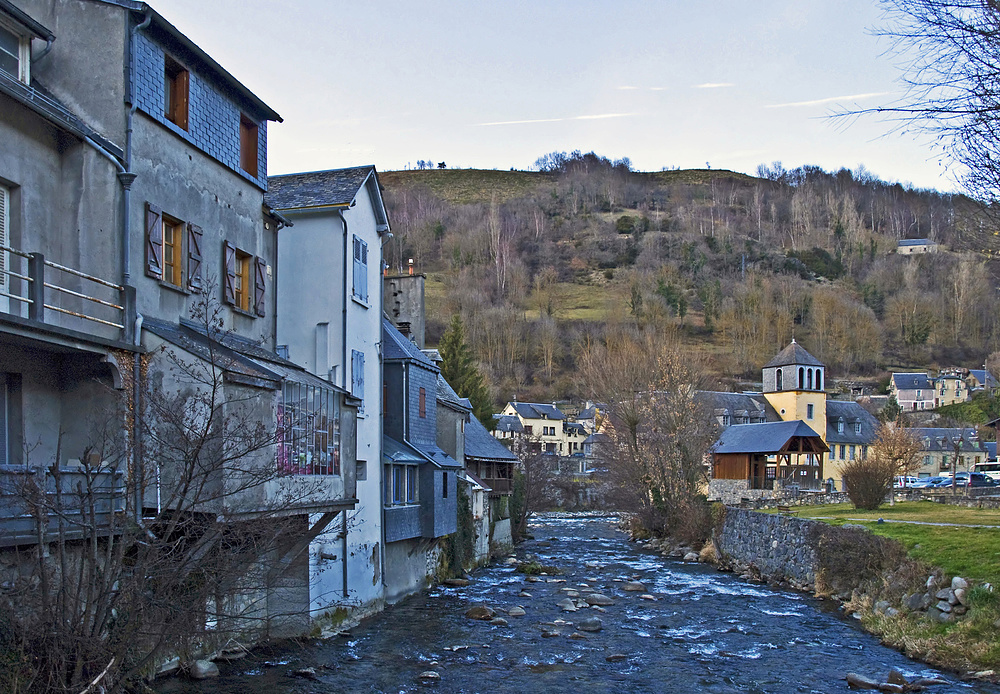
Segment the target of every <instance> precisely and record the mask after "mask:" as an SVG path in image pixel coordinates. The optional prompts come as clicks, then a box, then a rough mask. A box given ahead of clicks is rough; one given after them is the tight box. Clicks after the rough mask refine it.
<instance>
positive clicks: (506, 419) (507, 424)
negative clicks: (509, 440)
mask: <svg viewBox="0 0 1000 694" xmlns="http://www.w3.org/2000/svg"><path fill="white" fill-rule="evenodd" d="M496 420H497V428H496V431H502V432H504V433H507V434H509V433H517V434H520V433H522V432H524V425H523V424H521V420H520V419H518V418H517V417H515V416H514V415H512V414H502V415H499V416H498V417H497V418H496Z"/></svg>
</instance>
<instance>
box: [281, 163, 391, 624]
mask: <svg viewBox="0 0 1000 694" xmlns="http://www.w3.org/2000/svg"><path fill="white" fill-rule="evenodd" d="M265 201H266V203H267V204H268V205H269V206H270V207H271V208H273V209H274V210H275V211H277V212H278V213H280V214H281V215H282V216H283V218H284V219H286V220H287V223H286V224H284V225H283V226H281V227H280V229H279V231H278V234H277V236H278V264H277V268H276V276H277V278H278V283H277V284H278V292H277V338H276V339H277V343H278V347H277V349H278V351H279V352H281V353H283V354H284V355H286V356H287V357H288V358H290V359H291V360H292V361H294V362H296V363H298V364H302V365H303V366H304V367H305V368H306V369H307V370H308V371H309V372H310V373H311V374H313V375H314V376H316V377H318V378H320V379H323V380H324V381H326V382H327V383H328V384H330V385H331V386H332V387H334V388H336V389H337V392H338V393H339V394H340V397H342V398H343V406H344V407H351V408H354V410H355V411H356V412H357V418H356V422H357V424H356V434H355V432H354V431H351V432H349V434H350V436H351V437H352V438H353V439H354V441H355V445H354V446H353V447H352V448H353V450H354V451H355V455H354V456H351V457H350V458H345V459H344V461H343V466H344V469H345V474H346V475H348V476H350V477H353V478H354V480H355V487H354V488H355V494H354V496H355V498H356V499H357V505H356V507H355V508H353V509H352V510H351V511H350V512H349V513H344V514H342V515H341V517H339V518H338V519H337V520H336V521H335V522H333V523H330V524H329V525H328V526H327V529H326V530H325V531H324V532H323V533H322V534H320V535H319V536H317V537H316V539H315V540H314V541H313V542H312V543H311V547H310V552H309V554H310V565H311V573H310V576H311V579H310V593H311V598H310V611H311V614H312V616H313V618H314V619H320V621H322V618H323V617H324V616H326V615H329V614H336V608H338V607H341V608H349V609H350V610H351V611H352V613H353V614H355V615H363V614H366V613H369V612H372V611H374V610H377V609H379V607H380V606H381V603H382V599H383V595H384V591H383V586H382V566H383V565H384V551H385V550H384V546H385V542H384V539H383V537H382V495H381V485H382V479H381V464H380V459H381V449H382V423H381V421H380V420H381V413H382V383H381V379H382V375H381V366H380V344H381V340H382V291H381V289H382V285H381V277H382V243H383V240H384V239H385V238H388V235H389V221H388V215H387V213H386V210H385V205H384V204H383V201H382V193H381V189H380V187H379V183H378V175H377V173H376V171H375V169H374V167H371V166H360V167H353V168H347V169H333V170H328V171H315V172H309V173H296V174H288V175H283V176H271V177H269V178H268V192H267V195H266V197H265Z"/></svg>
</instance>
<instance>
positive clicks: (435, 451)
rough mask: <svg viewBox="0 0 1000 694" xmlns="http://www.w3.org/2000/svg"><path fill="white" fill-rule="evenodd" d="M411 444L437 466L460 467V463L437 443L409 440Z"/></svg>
mask: <svg viewBox="0 0 1000 694" xmlns="http://www.w3.org/2000/svg"><path fill="white" fill-rule="evenodd" d="M409 443H410V445H411V446H413V447H414V448H416V449H417V450H418V451H420V452H421V453H423V454H424V455H425V456H427V458H428V459H429V460H430V461H431V462H432V463H434V465H436V466H437V467H439V468H460V467H462V464H461V463H459V462H458V461H457V460H455V459H454V458H452V457H451V456H450V455H448V454H447V453H445V452H444V451H443V450H441V449H440V448H438V446H437V444H433V443H421V442H417V441H410V442H409Z"/></svg>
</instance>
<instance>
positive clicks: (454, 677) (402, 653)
mask: <svg viewBox="0 0 1000 694" xmlns="http://www.w3.org/2000/svg"><path fill="white" fill-rule="evenodd" d="M531 532H532V533H533V535H534V536H535V539H534V540H529V541H527V542H524V543H522V544H521V545H519V546H518V547H517V550H516V554H517V556H518V557H520V558H524V557H526V556H528V555H531V556H534V557H537V558H538V561H540V562H541V563H542V564H549V565H555V566H557V567H559V568H560V569H561V570H562V572H563V573H562V574H561V575H559V576H556V577H545V576H542V577H539V579H538V580H535V581H529V580H528V577H526V576H524V575H522V574H519V573H516V572H515V571H514V568H513V567H512V566H510V565H507V564H497V565H494V566H491V567H488V568H484V569H480V570H478V571H476V572H475V573H474V574H473V578H474V580H473V582H472V583H471V584H470V585H469V586H467V587H460V588H442V587H438V588H434V589H432V590H430V591H428V592H426V593H422V594H419V595H415V596H412V597H410V598H408V599H407V600H404V601H402V602H401V603H399V604H397V605H394V606H392V607H390V608H388V609H387V610H385V611H384V612H382V613H381V614H379V615H376V616H375V617H372V618H370V619H368V620H366V621H364V622H363V623H362V624H361V625H360V626H357V627H355V628H354V629H352V630H351V631H350V633H349V635H343V636H339V637H335V638H332V639H329V640H326V641H320V640H313V641H308V642H306V643H304V644H284V645H281V646H277V647H275V646H272V647H268V648H266V649H262V650H259V651H257V652H255V653H254V654H253V655H251V656H250V657H248V658H246V659H244V660H240V661H236V662H233V663H220V667H221V669H222V677H220V678H218V679H214V680H209V681H205V682H191V681H186V680H182V679H172V680H167V681H164V682H160V683H158V691H159V692H160V694H208V693H209V692H211V693H212V694H246V693H248V692H252V693H253V694H327V693H333V692H386V693H388V692H419V691H425V690H436V691H439V692H525V691H533V692H572V693H574V694H580V693H582V692H616V693H618V694H621V693H624V692H719V693H721V692H749V693H760V694H777V693H784V692H789V693H791V692H796V693H798V692H845V691H847V690H848V688H847V684H846V682H845V681H844V675H845V674H846V673H848V672H856V673H859V674H862V675H865V676H869V677H872V678H883V679H884V677H885V675H886V674H887V673H888V671H889V670H890V669H891V668H897V669H898V670H900V671H901V672H902V673H903V674H904V675H906V676H907V677H909V678H915V677H918V676H923V677H939V678H942V679H945V680H947V683H946V684H943V685H939V686H935V687H933V688H931V689H930V690H929V691H933V692H940V693H942V694H944V693H947V692H966V693H971V692H977V693H983V694H987V693H989V694H1000V687H998V686H996V685H992V684H986V683H964V682H961V681H959V680H958V679H957V678H956V677H955V676H954V675H952V674H950V673H944V672H940V671H938V670H935V669H933V668H929V667H926V666H925V665H923V664H921V663H918V662H915V661H912V660H909V659H908V658H906V657H905V656H903V655H902V654H900V653H898V652H897V651H895V650H893V649H891V648H886V647H885V646H882V645H881V644H879V642H878V640H877V639H875V638H874V637H872V636H870V635H868V634H866V633H864V632H863V631H862V630H861V628H860V627H859V626H858V625H857V623H856V622H855V621H854V620H853V619H851V618H849V617H845V616H843V615H842V614H841V613H840V612H838V611H837V610H836V609H835V608H834V607H832V605H831V604H830V603H827V602H823V601H820V600H816V599H814V598H811V597H809V596H807V595H803V594H800V593H795V592H791V591H784V590H775V589H771V588H768V587H765V586H761V585H756V584H750V583H746V582H745V581H741V580H740V579H739V578H737V577H736V576H733V575H731V574H727V573H720V572H718V571H716V570H715V569H714V568H712V567H709V566H704V565H700V564H684V563H681V562H679V561H677V560H673V559H668V558H664V557H662V556H660V555H658V554H653V553H651V552H648V551H645V550H643V549H642V548H641V547H639V546H637V545H636V544H634V543H630V542H629V541H628V540H627V538H626V536H625V534H624V533H622V532H621V531H620V530H618V529H617V527H616V522H615V519H613V518H580V517H541V518H538V519H537V520H536V521H535V522H533V523H532V526H531ZM627 581H640V582H642V583H643V584H645V586H646V588H647V590H648V595H651V596H652V597H654V598H655V600H649V599H648V598H643V597H640V596H641V593H640V592H626V591H624V590H622V589H623V587H624V585H625V582H627ZM570 590H575V591H577V592H578V593H579V594H580V597H581V598H584V597H586V596H587V594H588V593H587V591H590V590H596V591H597V592H599V593H601V594H603V595H605V596H607V597H610V598H612V599H613V601H614V604H613V605H608V606H606V607H604V608H602V609H604V610H605V611H604V612H600V611H599V610H597V609H593V608H590V609H581V610H579V611H577V612H564V611H562V610H561V609H560V607H558V606H557V603H558V602H559V601H560V600H562V599H563V598H565V597H566V596H567V591H570ZM522 591H525V592H527V593H530V597H525V596H523V595H521V593H522ZM570 595H572V593H570ZM473 605H487V606H489V607H491V608H493V609H494V610H496V611H497V615H498V616H499V617H503V618H504V619H506V621H507V622H508V624H507V625H492V624H490V623H489V622H486V621H476V620H472V619H469V618H468V617H466V616H465V612H466V610H468V608H469V607H470V606H473ZM515 606H521V607H523V609H524V610H525V615H524V616H522V617H515V616H509V615H507V614H506V613H507V611H508V610H510V609H511V608H514V607H515ZM590 617H598V618H600V620H601V621H602V626H603V628H602V629H601V630H600V631H598V632H591V633H585V634H583V636H585V638H579V636H580V635H581V634H580V632H576V633H577V637H574V638H570V635H571V634H573V633H574V632H575V631H576V630H575V629H574V627H573V626H572V623H574V622H575V623H580V622H581V621H582V620H583V619H586V618H590ZM543 633H544V634H545V635H544V636H543ZM552 634H558V635H557V636H553V635H552ZM609 657H610V660H609ZM304 668H314V670H315V679H309V678H304V677H301V676H296V675H295V674H293V673H295V672H296V671H299V670H302V669H304ZM427 671H434V672H436V673H438V675H439V676H440V679H439V680H436V681H426V680H421V679H420V675H421V673H425V672H427Z"/></svg>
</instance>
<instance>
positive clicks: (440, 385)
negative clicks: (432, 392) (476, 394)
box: [437, 374, 472, 412]
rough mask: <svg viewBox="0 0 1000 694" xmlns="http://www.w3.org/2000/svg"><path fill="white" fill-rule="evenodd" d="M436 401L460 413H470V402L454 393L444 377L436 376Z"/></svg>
mask: <svg viewBox="0 0 1000 694" xmlns="http://www.w3.org/2000/svg"><path fill="white" fill-rule="evenodd" d="M437 399H438V402H440V403H441V404H443V405H445V406H447V407H450V408H451V409H453V410H458V411H460V412H471V411H472V402H471V401H470V400H469V399H468V398H463V397H461V396H460V395H459V394H458V393H456V392H455V389H454V388H452V387H451V385H450V384H449V383H448V381H446V380H445V378H444V376H442V375H441V374H438V377H437Z"/></svg>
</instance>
